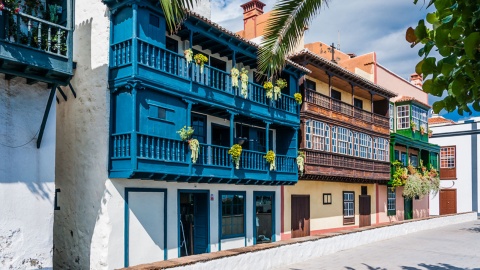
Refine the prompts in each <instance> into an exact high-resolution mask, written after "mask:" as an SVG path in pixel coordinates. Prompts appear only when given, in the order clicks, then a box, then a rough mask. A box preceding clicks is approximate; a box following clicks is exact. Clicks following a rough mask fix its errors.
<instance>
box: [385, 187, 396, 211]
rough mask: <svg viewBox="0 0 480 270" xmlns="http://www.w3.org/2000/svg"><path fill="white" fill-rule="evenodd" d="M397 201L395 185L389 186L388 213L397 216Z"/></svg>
mask: <svg viewBox="0 0 480 270" xmlns="http://www.w3.org/2000/svg"><path fill="white" fill-rule="evenodd" d="M396 202H397V193H396V191H395V187H387V215H389V216H395V215H396V214H397V210H396Z"/></svg>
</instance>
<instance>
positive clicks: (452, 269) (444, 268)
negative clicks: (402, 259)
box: [402, 263, 480, 270]
mask: <svg viewBox="0 0 480 270" xmlns="http://www.w3.org/2000/svg"><path fill="white" fill-rule="evenodd" d="M418 266H420V267H422V268H417V267H412V266H402V269H405V270H420V269H427V270H480V268H478V267H476V268H464V267H456V266H454V265H451V264H448V263H439V264H435V265H434V264H425V263H420V264H418Z"/></svg>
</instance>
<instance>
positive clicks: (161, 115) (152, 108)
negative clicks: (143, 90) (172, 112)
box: [148, 104, 167, 120]
mask: <svg viewBox="0 0 480 270" xmlns="http://www.w3.org/2000/svg"><path fill="white" fill-rule="evenodd" d="M148 117H150V118H153V119H156V120H166V119H167V109H166V108H163V107H160V106H158V105H153V104H149V107H148Z"/></svg>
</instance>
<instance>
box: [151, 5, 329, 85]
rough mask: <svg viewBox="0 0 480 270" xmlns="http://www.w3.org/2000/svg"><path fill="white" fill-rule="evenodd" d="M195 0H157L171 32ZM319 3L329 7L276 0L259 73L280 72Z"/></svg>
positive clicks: (271, 73) (265, 39)
mask: <svg viewBox="0 0 480 270" xmlns="http://www.w3.org/2000/svg"><path fill="white" fill-rule="evenodd" d="M197 1H199V0H160V3H161V5H162V8H163V11H164V13H165V19H166V21H167V25H168V28H169V30H170V31H171V32H175V30H177V29H178V27H179V25H180V23H181V21H182V20H183V19H184V18H185V15H186V14H185V10H186V9H191V8H192V7H193V5H194V4H195V3H196V2H197ZM322 6H328V0H277V2H276V4H275V6H274V7H273V10H272V12H271V15H270V18H269V19H268V22H267V27H266V29H265V33H264V36H263V41H262V43H261V48H260V49H259V51H258V68H257V71H258V72H259V73H262V74H266V75H268V77H269V78H270V79H271V78H272V77H275V76H276V75H278V74H279V73H280V71H281V70H282V69H283V67H284V66H285V58H286V57H287V56H288V54H290V53H291V52H292V51H293V50H294V49H295V46H296V45H297V44H298V42H299V40H300V39H301V37H302V36H303V32H304V30H305V28H306V27H307V26H308V25H309V24H310V22H311V21H312V19H313V18H314V17H315V16H316V15H317V14H318V13H319V12H320V9H321V7H322Z"/></svg>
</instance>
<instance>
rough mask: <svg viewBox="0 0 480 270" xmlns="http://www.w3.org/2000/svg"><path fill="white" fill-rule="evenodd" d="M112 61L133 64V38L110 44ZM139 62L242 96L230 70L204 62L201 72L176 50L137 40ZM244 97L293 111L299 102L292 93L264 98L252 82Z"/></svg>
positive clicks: (259, 89) (296, 108)
mask: <svg viewBox="0 0 480 270" xmlns="http://www.w3.org/2000/svg"><path fill="white" fill-rule="evenodd" d="M111 54H112V57H111V59H112V60H111V63H110V66H111V67H112V68H119V67H122V66H125V65H130V64H132V61H133V54H134V52H133V41H132V40H126V41H123V42H119V43H115V44H112V45H111ZM137 57H138V64H139V65H141V66H145V67H148V68H150V69H153V70H157V71H161V72H163V73H167V74H169V75H173V76H175V77H179V78H182V79H186V80H192V81H193V82H195V83H197V84H199V85H204V86H207V87H210V88H212V89H214V90H215V91H220V92H222V93H227V94H229V95H232V97H233V96H235V97H237V98H244V97H243V95H241V90H240V87H241V82H240V79H239V83H238V85H239V87H238V88H234V87H232V78H231V75H230V73H229V72H225V71H223V70H220V69H217V68H215V67H212V66H209V65H207V64H205V65H204V67H203V72H201V69H200V66H198V65H196V64H195V63H194V62H193V61H192V62H191V63H187V61H186V59H185V57H184V56H183V55H181V54H178V53H176V52H173V51H170V50H167V49H164V48H161V47H159V46H155V45H152V44H150V43H148V42H146V41H142V40H138V55H137ZM246 99H247V100H249V101H251V102H254V103H257V104H261V105H265V106H271V107H273V108H276V109H279V110H282V111H287V112H289V113H293V114H296V113H297V112H298V105H297V103H296V102H295V99H294V98H293V97H291V96H288V95H285V94H282V95H281V97H280V98H279V99H278V100H276V101H274V100H270V99H267V97H266V94H265V90H264V88H263V86H261V85H258V84H255V83H253V82H249V83H248V96H247V98H246Z"/></svg>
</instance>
